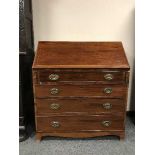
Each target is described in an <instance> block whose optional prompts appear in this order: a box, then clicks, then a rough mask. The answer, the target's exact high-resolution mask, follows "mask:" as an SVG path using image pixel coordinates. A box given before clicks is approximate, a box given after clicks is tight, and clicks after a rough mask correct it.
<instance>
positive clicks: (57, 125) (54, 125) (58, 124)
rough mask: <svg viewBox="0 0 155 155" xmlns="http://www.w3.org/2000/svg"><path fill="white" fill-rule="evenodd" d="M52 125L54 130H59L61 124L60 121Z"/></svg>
mask: <svg viewBox="0 0 155 155" xmlns="http://www.w3.org/2000/svg"><path fill="white" fill-rule="evenodd" d="M51 125H52V127H53V128H59V127H60V123H59V122H58V121H53V122H51Z"/></svg>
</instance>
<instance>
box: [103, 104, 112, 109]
mask: <svg viewBox="0 0 155 155" xmlns="http://www.w3.org/2000/svg"><path fill="white" fill-rule="evenodd" d="M103 108H104V109H106V110H109V109H111V108H112V104H111V103H103Z"/></svg>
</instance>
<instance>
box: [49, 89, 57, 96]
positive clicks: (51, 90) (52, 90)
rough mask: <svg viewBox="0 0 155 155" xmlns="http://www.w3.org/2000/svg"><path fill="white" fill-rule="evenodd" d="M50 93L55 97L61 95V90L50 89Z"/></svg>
mask: <svg viewBox="0 0 155 155" xmlns="http://www.w3.org/2000/svg"><path fill="white" fill-rule="evenodd" d="M50 92H51V94H52V95H55V94H58V93H59V89H58V88H52V89H50Z"/></svg>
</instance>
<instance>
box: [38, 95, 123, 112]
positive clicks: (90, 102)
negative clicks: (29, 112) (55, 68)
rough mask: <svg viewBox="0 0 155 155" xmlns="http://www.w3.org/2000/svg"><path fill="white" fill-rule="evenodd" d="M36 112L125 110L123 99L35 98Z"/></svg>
mask: <svg viewBox="0 0 155 155" xmlns="http://www.w3.org/2000/svg"><path fill="white" fill-rule="evenodd" d="M35 102H36V111H37V114H53V113H55V114H56V113H65V114H71V113H77V114H78V113H94V114H97V113H110V112H125V101H123V99H102V98H101V99H98V98H95V99H93V98H87V99H80V98H73V99H36V100H35Z"/></svg>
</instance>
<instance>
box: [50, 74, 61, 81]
mask: <svg viewBox="0 0 155 155" xmlns="http://www.w3.org/2000/svg"><path fill="white" fill-rule="evenodd" d="M49 79H50V80H51V81H56V80H58V79H59V75H58V74H50V75H49Z"/></svg>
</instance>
